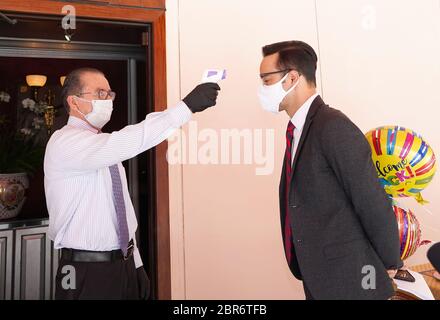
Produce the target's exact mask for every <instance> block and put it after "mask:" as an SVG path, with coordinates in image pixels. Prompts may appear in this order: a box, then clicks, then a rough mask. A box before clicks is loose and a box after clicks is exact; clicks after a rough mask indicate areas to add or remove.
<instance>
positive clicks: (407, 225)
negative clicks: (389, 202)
mask: <svg viewBox="0 0 440 320" xmlns="http://www.w3.org/2000/svg"><path fill="white" fill-rule="evenodd" d="M393 210H394V214H395V215H396V219H397V225H398V227H399V237H400V258H401V259H402V260H405V259H406V258H408V257H409V256H411V255H413V254H414V252H416V250H417V249H418V248H419V247H420V246H422V245H425V244H428V243H430V241H426V240H425V241H421V240H420V237H421V234H422V232H421V231H420V224H419V221H418V220H417V218H416V216H415V215H414V213H412V211H411V210H405V209H402V208H400V207H398V206H396V205H394V206H393Z"/></svg>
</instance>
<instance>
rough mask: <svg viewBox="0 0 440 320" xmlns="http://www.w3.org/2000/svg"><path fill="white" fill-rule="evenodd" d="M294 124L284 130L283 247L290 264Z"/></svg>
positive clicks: (290, 123)
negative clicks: (284, 211) (284, 199)
mask: <svg viewBox="0 0 440 320" xmlns="http://www.w3.org/2000/svg"><path fill="white" fill-rule="evenodd" d="M294 130H295V126H294V125H293V123H292V122H291V121H289V124H288V125H287V130H286V155H285V157H284V159H286V213H285V214H286V217H285V219H284V247H285V250H286V257H287V262H288V263H289V264H290V261H291V259H292V229H291V228H290V218H289V189H290V182H291V181H292V146H293V131H294Z"/></svg>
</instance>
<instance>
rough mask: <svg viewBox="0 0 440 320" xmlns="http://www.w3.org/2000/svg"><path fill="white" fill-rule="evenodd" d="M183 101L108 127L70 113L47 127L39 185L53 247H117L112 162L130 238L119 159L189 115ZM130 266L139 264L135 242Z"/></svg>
mask: <svg viewBox="0 0 440 320" xmlns="http://www.w3.org/2000/svg"><path fill="white" fill-rule="evenodd" d="M191 116H192V112H191V111H190V110H189V108H188V107H187V106H186V104H185V103H184V102H180V103H179V104H178V105H177V106H175V107H173V108H170V109H168V110H165V111H163V112H156V113H151V114H149V115H147V117H146V119H145V120H144V121H142V122H140V123H138V124H135V125H130V126H127V127H125V128H123V129H122V130H120V131H116V132H113V133H100V134H98V131H97V130H96V129H94V128H93V127H91V126H90V125H89V124H88V123H87V122H85V121H83V120H81V119H79V118H76V117H73V116H70V117H69V120H68V123H67V125H65V126H64V127H63V128H61V129H60V130H57V131H56V132H54V133H53V135H52V137H51V138H50V140H49V142H48V144H47V147H46V154H45V158H44V174H45V175H44V186H45V193H46V203H47V208H48V211H49V237H50V239H52V240H53V241H54V247H55V248H56V249H60V248H72V249H79V250H89V251H110V250H115V249H120V248H119V241H118V223H117V218H116V211H115V207H114V202H113V190H112V180H111V176H110V171H109V167H110V166H112V165H114V164H118V167H119V172H120V175H121V180H122V188H123V194H124V201H125V208H126V213H127V223H128V229H129V235H130V237H131V238H132V239H134V241H136V239H135V232H136V229H137V220H136V214H135V211H134V208H133V204H132V202H131V198H130V195H129V191H128V186H127V177H126V174H125V169H124V167H123V166H122V164H121V162H122V161H125V160H128V159H130V158H133V157H135V156H136V155H138V154H140V153H142V152H144V151H146V150H148V149H150V148H153V147H154V146H156V145H158V144H159V143H161V142H162V141H164V140H165V139H167V138H168V137H169V136H170V135H171V134H173V132H174V131H175V130H176V129H177V128H179V127H180V126H182V125H183V124H185V123H186V122H188V121H189V120H190V119H191ZM133 255H134V260H135V264H136V268H138V267H140V266H142V260H141V257H140V255H139V251H138V248H137V246H135V249H134V253H133Z"/></svg>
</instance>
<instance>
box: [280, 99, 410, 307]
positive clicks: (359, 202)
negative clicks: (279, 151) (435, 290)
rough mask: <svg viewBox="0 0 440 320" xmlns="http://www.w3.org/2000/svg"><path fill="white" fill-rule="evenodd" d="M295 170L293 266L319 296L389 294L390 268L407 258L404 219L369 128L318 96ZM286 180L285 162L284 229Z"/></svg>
mask: <svg viewBox="0 0 440 320" xmlns="http://www.w3.org/2000/svg"><path fill="white" fill-rule="evenodd" d="M292 170H293V177H292V180H291V185H290V192H289V195H288V205H289V210H288V214H289V218H290V225H291V229H292V237H293V239H292V242H293V246H292V248H293V249H292V253H293V256H292V263H291V264H290V266H289V267H290V269H291V271H292V273H293V274H294V275H295V277H297V278H298V279H301V280H303V281H304V282H305V283H306V285H307V287H308V289H309V290H310V293H311V294H312V296H313V297H314V298H315V299H387V298H389V297H390V296H391V295H392V293H393V288H392V284H391V280H390V279H389V276H388V274H387V272H386V270H387V269H393V268H399V267H401V266H402V265H403V263H402V261H401V260H400V244H399V235H398V228H397V221H396V218H395V216H394V213H393V210H392V204H391V201H390V199H389V198H388V197H387V195H386V193H385V191H384V190H383V188H382V186H381V185H380V183H379V180H378V178H377V173H376V169H375V168H374V165H373V162H372V160H371V149H370V146H369V144H368V142H367V140H366V139H365V137H364V134H363V133H362V132H361V131H360V130H359V129H358V128H357V127H356V125H354V124H353V123H352V122H351V121H350V119H348V118H347V117H346V116H345V115H344V114H343V113H342V112H340V111H338V110H336V109H333V108H330V107H329V106H327V105H325V103H324V102H323V101H322V99H321V97H320V96H318V97H317V98H316V99H315V100H314V101H313V103H312V105H311V107H310V110H309V113H308V115H307V119H306V122H305V125H304V128H303V132H302V136H301V139H300V142H299V146H298V150H297V152H296V155H295V159H294V162H293V165H292ZM285 183H286V179H285V161H284V166H283V171H282V175H281V182H280V213H281V226H282V230H284V220H285V213H286V188H285ZM283 237H284V233H283ZM283 243H284V241H283ZM365 277H366V278H365ZM363 284H364V286H363ZM365 287H366V288H367V289H365ZM371 287H375V289H368V288H371Z"/></svg>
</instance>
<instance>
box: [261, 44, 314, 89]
mask: <svg viewBox="0 0 440 320" xmlns="http://www.w3.org/2000/svg"><path fill="white" fill-rule="evenodd" d="M275 53H278V55H279V56H278V67H279V68H280V70H285V69H293V70H296V71H298V72H299V73H300V74H302V75H303V76H304V77H305V78H306V79H307V81H308V82H309V83H313V85H315V86H316V66H317V63H318V56H317V55H316V52H315V50H313V48H312V47H311V46H310V45H308V44H307V43H305V42H303V41H298V40H292V41H283V42H277V43H273V44H269V45H267V46H264V47H263V56H264V57H267V56H270V55H272V54H275Z"/></svg>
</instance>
